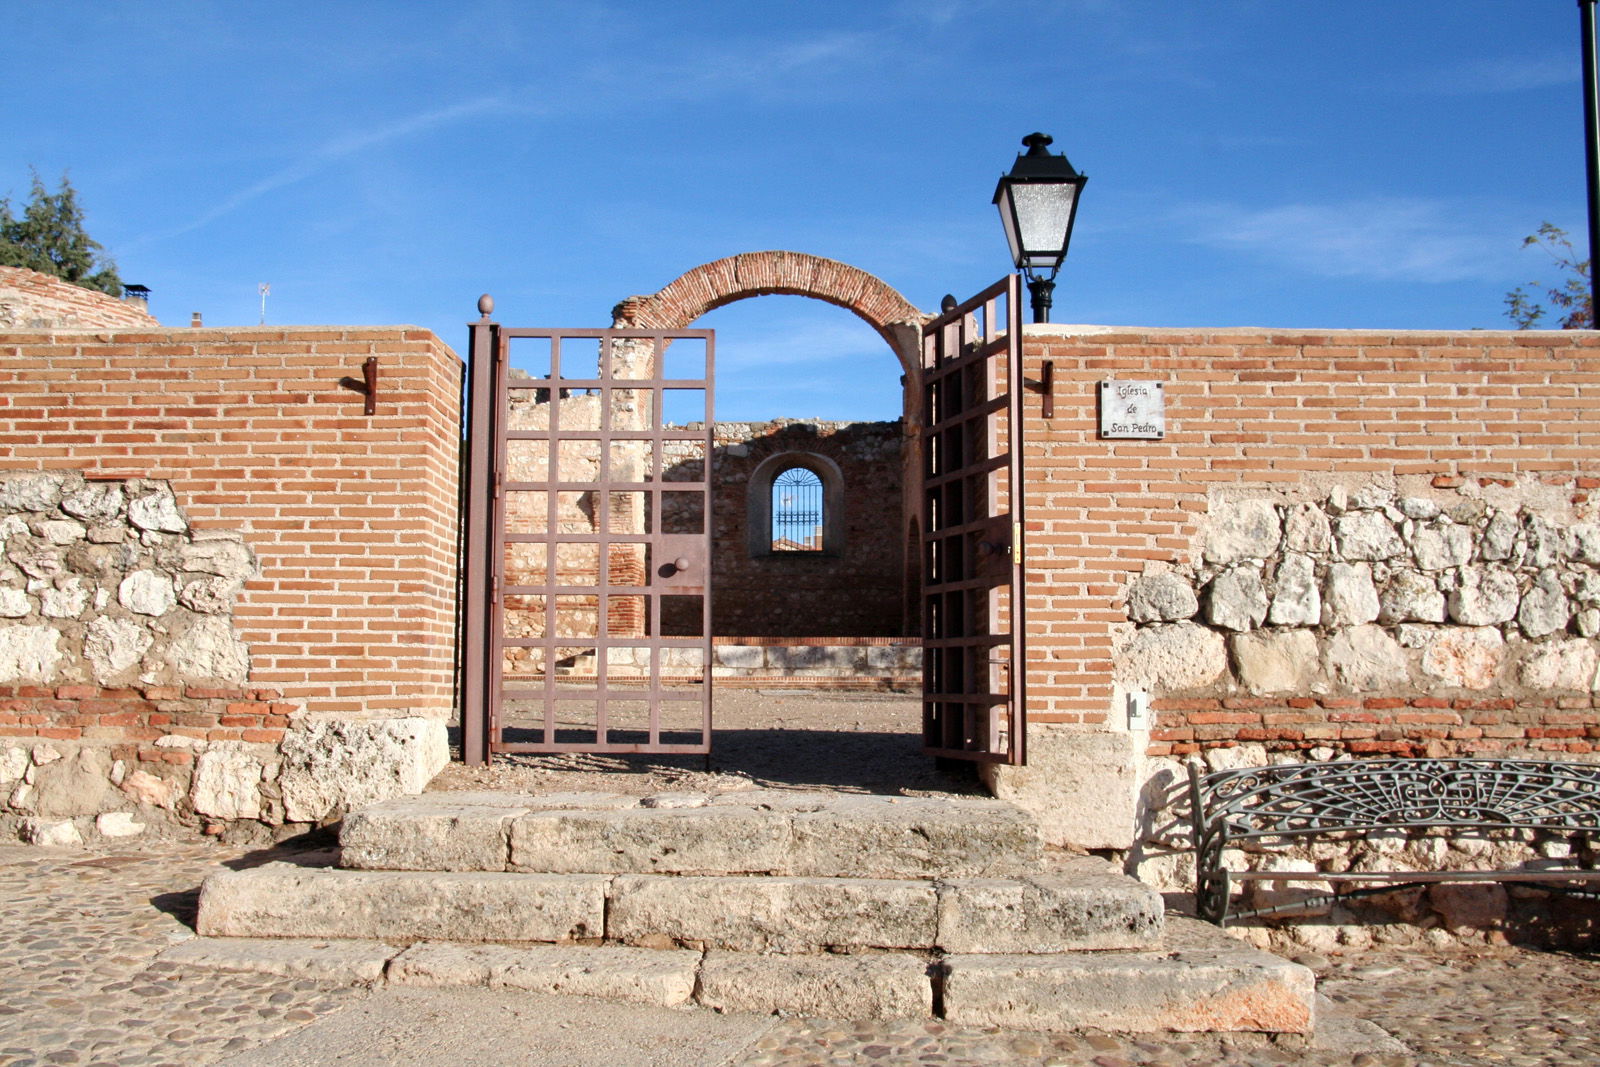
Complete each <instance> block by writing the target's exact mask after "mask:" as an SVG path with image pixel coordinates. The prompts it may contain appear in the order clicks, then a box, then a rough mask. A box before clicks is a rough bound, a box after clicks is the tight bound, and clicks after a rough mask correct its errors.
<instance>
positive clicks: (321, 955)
mask: <svg viewBox="0 0 1600 1067" xmlns="http://www.w3.org/2000/svg"><path fill="white" fill-rule="evenodd" d="M397 951H398V950H397V949H395V948H392V947H391V946H389V945H386V944H384V943H383V942H381V941H338V940H335V941H313V940H304V939H299V938H295V939H289V940H273V939H267V938H255V937H193V938H190V939H189V940H187V941H180V942H179V943H178V944H176V945H174V946H172V947H171V948H169V949H167V950H166V951H165V952H163V953H161V955H160V956H158V957H157V959H159V960H160V961H161V962H163V963H170V964H173V965H174V966H176V967H178V968H179V969H180V970H181V971H183V972H185V973H189V972H193V971H223V972H228V973H233V974H273V975H278V976H279V977H282V978H303V979H306V980H308V981H312V982H339V983H342V984H344V985H371V984H373V983H375V982H377V981H378V980H379V979H381V978H382V977H383V968H384V965H385V964H386V963H388V962H389V959H390V957H392V956H393V955H394V954H395V953H396V952H397Z"/></svg>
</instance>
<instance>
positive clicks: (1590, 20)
mask: <svg viewBox="0 0 1600 1067" xmlns="http://www.w3.org/2000/svg"><path fill="white" fill-rule="evenodd" d="M1594 2H1595V0H1578V19H1579V26H1580V28H1581V30H1582V33H1583V148H1584V153H1583V156H1584V186H1585V187H1586V189H1587V190H1588V193H1589V326H1590V328H1600V301H1597V300H1596V299H1595V295H1596V292H1597V291H1600V275H1597V274H1596V271H1595V254H1596V253H1597V252H1600V85H1597V84H1596V80H1597V79H1596V67H1597V66H1600V62H1597V56H1596V54H1595V26H1594Z"/></svg>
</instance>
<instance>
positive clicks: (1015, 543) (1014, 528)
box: [1011, 522, 1028, 567]
mask: <svg viewBox="0 0 1600 1067" xmlns="http://www.w3.org/2000/svg"><path fill="white" fill-rule="evenodd" d="M1011 558H1012V559H1014V560H1016V563H1017V566H1019V567H1025V566H1027V565H1028V561H1027V560H1026V559H1025V558H1024V557H1023V552H1022V523H1020V522H1013V523H1012V524H1011Z"/></svg>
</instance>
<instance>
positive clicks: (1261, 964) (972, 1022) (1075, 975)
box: [944, 918, 1316, 1034]
mask: <svg viewBox="0 0 1600 1067" xmlns="http://www.w3.org/2000/svg"><path fill="white" fill-rule="evenodd" d="M1163 941H1164V945H1163V948H1164V949H1165V951H1161V952H1148V951H1145V952H1073V953H1056V954H1050V955H1031V956H1029V955H963V956H951V957H949V958H947V959H946V960H945V961H944V970H945V974H944V1017H945V1019H946V1020H947V1021H948V1022H951V1023H956V1024H959V1025H964V1026H998V1027H1005V1028H1012V1029H1021V1030H1050V1031H1062V1030H1084V1029H1099V1030H1117V1031H1123V1032H1133V1033H1146V1032H1151V1031H1162V1030H1170V1031H1177V1032H1180V1033H1214V1032H1235V1031H1263V1032H1267V1033H1279V1034H1309V1033H1311V1032H1312V1030H1313V1029H1314V1024H1315V1016H1316V1010H1315V1005H1316V977H1315V975H1313V974H1312V973H1311V971H1309V970H1308V969H1306V968H1305V967H1302V966H1300V965H1299V964H1297V963H1291V962H1289V961H1288V960H1284V959H1280V958H1278V957H1277V956H1273V955H1270V954H1268V953H1266V952H1262V951H1260V950H1259V949H1256V948H1253V947H1251V946H1249V945H1246V944H1244V943H1243V942H1240V941H1236V940H1234V939H1233V938H1231V937H1229V936H1228V935H1227V934H1226V933H1224V932H1223V931H1221V930H1218V929H1217V928H1216V927H1214V926H1211V925H1210V924H1208V923H1201V922H1199V921H1197V920H1194V919H1183V918H1169V919H1168V921H1167V931H1166V934H1165V936H1164V938H1163Z"/></svg>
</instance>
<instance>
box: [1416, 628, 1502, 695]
mask: <svg viewBox="0 0 1600 1067" xmlns="http://www.w3.org/2000/svg"><path fill="white" fill-rule="evenodd" d="M1504 661H1505V638H1504V637H1502V636H1501V634H1500V631H1499V630H1497V629H1495V628H1494V627H1493V626H1478V627H1441V628H1440V629H1439V630H1438V631H1437V633H1436V634H1435V635H1434V636H1433V637H1432V639H1431V640H1429V641H1428V642H1427V644H1426V647H1425V648H1424V649H1423V653H1422V670H1423V673H1425V674H1427V675H1429V676H1430V677H1433V678H1438V679H1439V680H1441V681H1443V682H1444V684H1446V685H1450V686H1458V687H1460V688H1462V689H1487V688H1489V686H1491V685H1493V684H1494V680H1495V678H1496V677H1497V676H1498V675H1499V673H1500V669H1501V667H1502V666H1503V665H1504Z"/></svg>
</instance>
